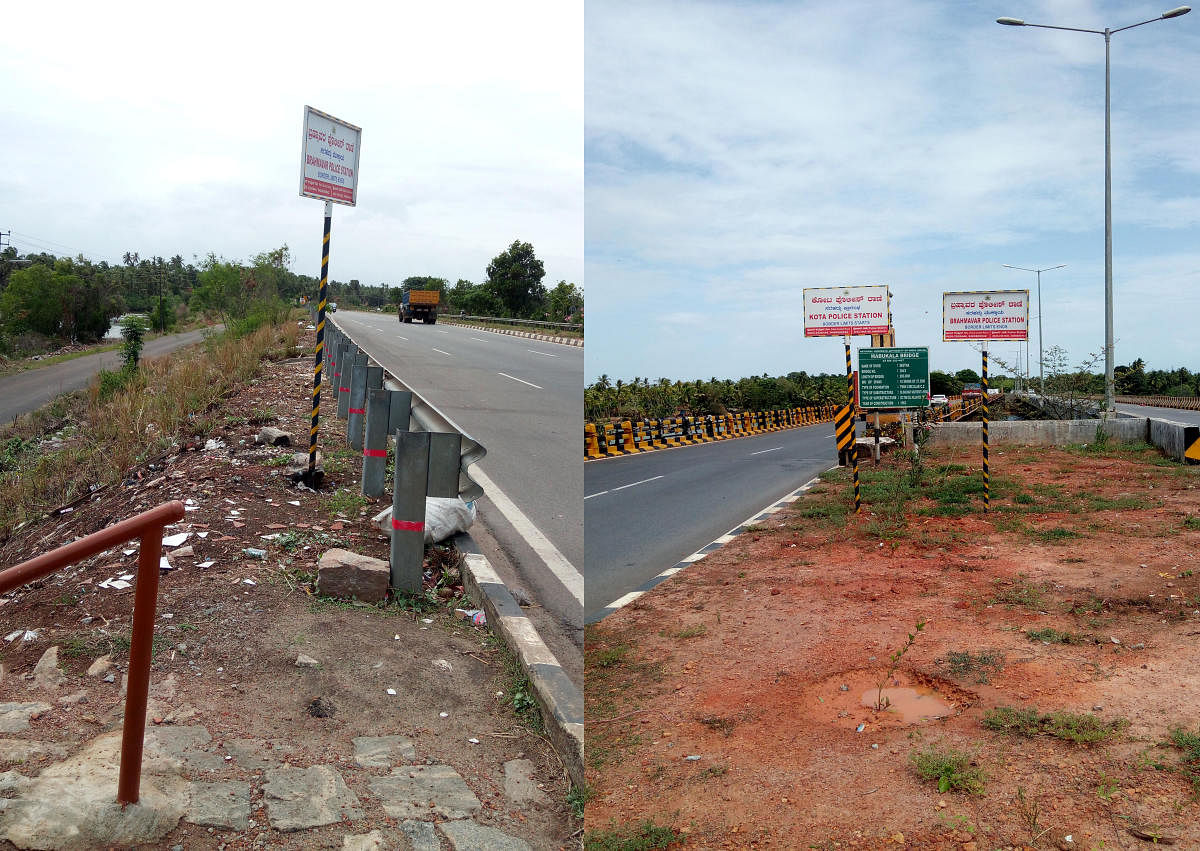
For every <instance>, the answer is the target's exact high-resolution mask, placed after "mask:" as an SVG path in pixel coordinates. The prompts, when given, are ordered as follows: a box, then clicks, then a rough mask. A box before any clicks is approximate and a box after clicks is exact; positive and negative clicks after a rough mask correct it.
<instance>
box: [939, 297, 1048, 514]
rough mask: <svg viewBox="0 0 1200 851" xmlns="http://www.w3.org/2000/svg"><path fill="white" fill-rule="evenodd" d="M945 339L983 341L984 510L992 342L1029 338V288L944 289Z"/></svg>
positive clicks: (988, 496)
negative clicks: (989, 345) (960, 290)
mask: <svg viewBox="0 0 1200 851" xmlns="http://www.w3.org/2000/svg"><path fill="white" fill-rule="evenodd" d="M942 339H943V340H945V341H952V340H974V341H978V342H982V343H983V347H982V355H983V374H982V375H981V376H980V379H981V382H980V383H981V385H982V389H983V510H984V511H990V510H991V506H992V498H991V497H992V495H991V470H990V469H989V467H988V343H989V342H990V341H991V340H1024V341H1026V342H1028V340H1029V290H994V291H990V292H957V293H942Z"/></svg>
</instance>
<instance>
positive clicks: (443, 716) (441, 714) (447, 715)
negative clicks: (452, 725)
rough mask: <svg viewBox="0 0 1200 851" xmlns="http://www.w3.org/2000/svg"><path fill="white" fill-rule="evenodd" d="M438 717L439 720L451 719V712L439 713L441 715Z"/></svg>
mask: <svg viewBox="0 0 1200 851" xmlns="http://www.w3.org/2000/svg"><path fill="white" fill-rule="evenodd" d="M438 717H439V718H449V717H450V713H449V712H439V713H438Z"/></svg>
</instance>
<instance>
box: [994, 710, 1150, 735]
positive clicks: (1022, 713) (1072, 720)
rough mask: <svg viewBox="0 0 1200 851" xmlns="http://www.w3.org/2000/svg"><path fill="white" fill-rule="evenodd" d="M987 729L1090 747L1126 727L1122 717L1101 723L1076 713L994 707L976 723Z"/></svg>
mask: <svg viewBox="0 0 1200 851" xmlns="http://www.w3.org/2000/svg"><path fill="white" fill-rule="evenodd" d="M980 723H981V724H983V726H984V727H986V728H987V729H989V730H995V731H997V732H1001V733H1012V734H1014V735H1019V736H1027V737H1033V736H1052V737H1053V738H1056V739H1062V740H1063V741H1064V742H1074V743H1075V744H1093V743H1095V742H1103V741H1105V740H1107V739H1110V738H1112V737H1113V736H1115V735H1116V734H1117V733H1119V732H1120V731H1121V730H1123V729H1125V727H1127V726H1128V725H1129V722H1128V721H1127V720H1126V719H1124V718H1117V719H1114V720H1113V721H1110V722H1108V723H1105V722H1103V721H1101V720H1100V719H1099V718H1097V717H1096V716H1095V715H1091V714H1089V713H1078V712H1050V713H1041V712H1038V711H1037V709H1018V708H1016V707H1012V706H997V707H995V708H993V709H989V710H987V711H986V712H984V713H983V719H982V720H981V721H980Z"/></svg>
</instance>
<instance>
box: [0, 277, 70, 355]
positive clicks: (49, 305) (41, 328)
mask: <svg viewBox="0 0 1200 851" xmlns="http://www.w3.org/2000/svg"><path fill="white" fill-rule="evenodd" d="M62 317H63V282H62V279H61V276H59V275H56V274H55V271H54V269H53V268H51V267H50V266H46V265H43V264H41V263H35V264H33V265H31V266H29V267H28V268H25V269H17V270H15V271H14V272H13V273H12V274H11V275H10V276H9V278H8V286H7V287H5V289H4V292H3V293H0V321H3V323H4V327H5V328H6V329H7V330H8V331H11V332H12V333H16V334H20V333H22V332H24V331H36V332H37V333H39V334H45V335H46V336H48V337H52V336H55V335H56V334H58V333H59V332H60V330H61V328H62Z"/></svg>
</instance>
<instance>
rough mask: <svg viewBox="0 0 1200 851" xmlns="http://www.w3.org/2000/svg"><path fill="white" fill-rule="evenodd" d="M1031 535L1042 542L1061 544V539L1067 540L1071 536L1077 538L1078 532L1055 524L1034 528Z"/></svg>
mask: <svg viewBox="0 0 1200 851" xmlns="http://www.w3.org/2000/svg"><path fill="white" fill-rule="evenodd" d="M1033 536H1034V537H1035V538H1037V539H1038V540H1039V541H1041V542H1042V543H1043V544H1061V543H1062V542H1063V541H1069V540H1071V539H1073V538H1078V537H1079V533H1078V532H1076V531H1075V530H1074V529H1067V528H1064V527H1062V526H1055V527H1053V528H1050V529H1036V530H1034V533H1033Z"/></svg>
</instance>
